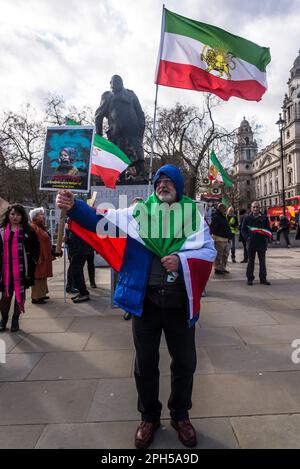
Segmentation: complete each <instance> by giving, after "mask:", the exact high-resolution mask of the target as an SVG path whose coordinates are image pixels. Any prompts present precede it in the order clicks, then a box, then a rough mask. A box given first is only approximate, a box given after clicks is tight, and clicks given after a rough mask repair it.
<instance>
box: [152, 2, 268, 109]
mask: <svg viewBox="0 0 300 469" xmlns="http://www.w3.org/2000/svg"><path fill="white" fill-rule="evenodd" d="M270 60H271V56H270V51H269V49H268V48H267V47H260V46H259V45H257V44H255V43H253V42H251V41H248V40H247V39H244V38H242V37H239V36H235V35H233V34H231V33H229V32H227V31H224V30H223V29H221V28H218V27H216V26H213V25H210V24H206V23H200V22H199V21H194V20H191V19H189V18H186V17H184V16H181V15H177V14H176V13H173V12H171V11H169V10H167V9H164V10H163V20H162V36H161V43H160V50H159V57H158V64H157V70H156V79H155V82H156V83H157V84H158V85H163V86H171V87H175V88H185V89H190V90H195V91H207V92H209V93H214V94H216V95H217V96H219V97H220V98H222V99H224V100H225V101H227V100H228V99H229V98H230V97H231V96H236V97H238V98H241V99H246V100H250V101H260V99H261V97H262V95H263V94H264V93H265V91H266V89H267V80H266V66H267V65H268V63H269V62H270Z"/></svg>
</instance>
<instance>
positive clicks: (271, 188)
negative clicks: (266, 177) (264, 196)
mask: <svg viewBox="0 0 300 469" xmlns="http://www.w3.org/2000/svg"><path fill="white" fill-rule="evenodd" d="M270 194H273V183H272V181H270Z"/></svg>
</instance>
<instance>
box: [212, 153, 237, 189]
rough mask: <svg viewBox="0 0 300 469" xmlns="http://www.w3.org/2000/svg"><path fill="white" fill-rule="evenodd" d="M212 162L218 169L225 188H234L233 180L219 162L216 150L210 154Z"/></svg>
mask: <svg viewBox="0 0 300 469" xmlns="http://www.w3.org/2000/svg"><path fill="white" fill-rule="evenodd" d="M210 161H211V162H212V164H213V165H214V166H215V167H216V168H217V170H218V172H219V173H220V174H221V176H222V179H223V182H224V184H225V186H226V187H232V186H233V183H232V180H231V179H230V177H229V176H228V174H227V172H226V171H225V169H224V168H223V166H222V165H221V163H220V161H219V160H218V158H217V156H216V154H215V152H214V150H212V151H211V152H210Z"/></svg>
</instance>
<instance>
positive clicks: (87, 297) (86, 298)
mask: <svg viewBox="0 0 300 469" xmlns="http://www.w3.org/2000/svg"><path fill="white" fill-rule="evenodd" d="M72 301H73V303H83V302H84V301H90V295H80V293H79V294H78V295H77V296H75V297H74V298H72Z"/></svg>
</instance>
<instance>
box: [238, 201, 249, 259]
mask: <svg viewBox="0 0 300 469" xmlns="http://www.w3.org/2000/svg"><path fill="white" fill-rule="evenodd" d="M246 215H247V210H246V209H245V208H241V210H240V212H239V218H240V223H239V232H240V234H239V241H240V242H241V243H242V244H243V249H244V258H243V260H242V261H241V264H244V263H247V262H248V250H247V242H246V240H245V239H244V238H243V235H242V225H243V219H244V217H245V216H246Z"/></svg>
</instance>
